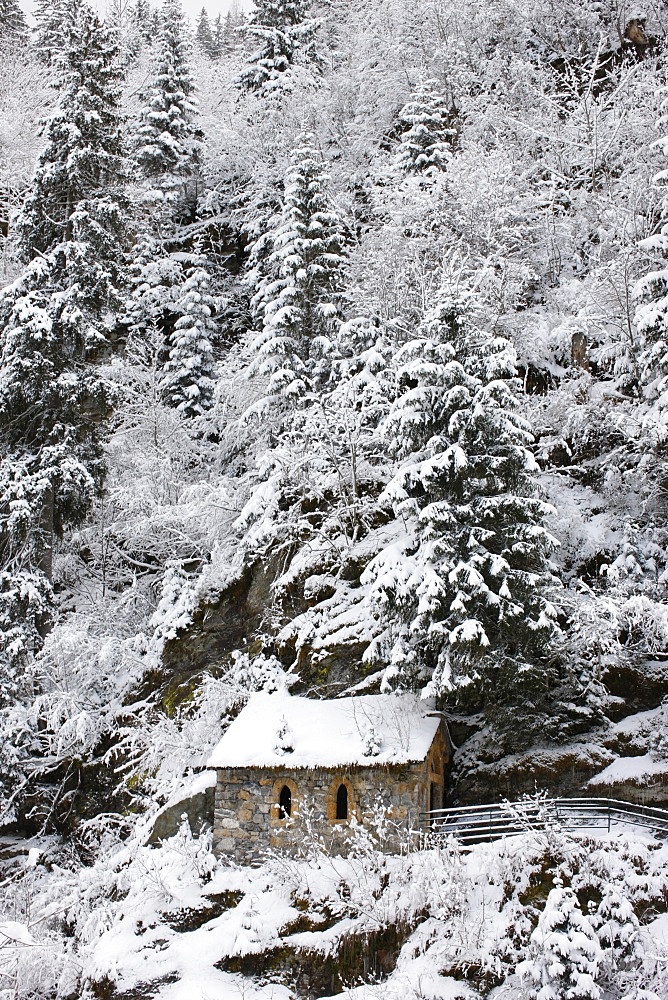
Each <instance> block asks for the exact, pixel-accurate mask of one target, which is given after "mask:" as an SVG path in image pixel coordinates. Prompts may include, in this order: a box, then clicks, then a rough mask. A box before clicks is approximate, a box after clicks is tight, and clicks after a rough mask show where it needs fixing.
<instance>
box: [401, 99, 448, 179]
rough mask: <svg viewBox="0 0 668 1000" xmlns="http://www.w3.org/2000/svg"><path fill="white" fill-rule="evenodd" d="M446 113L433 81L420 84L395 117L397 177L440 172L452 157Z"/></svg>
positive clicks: (444, 104)
mask: <svg viewBox="0 0 668 1000" xmlns="http://www.w3.org/2000/svg"><path fill="white" fill-rule="evenodd" d="M449 118H450V111H449V109H448V107H447V105H446V102H445V98H444V97H443V95H442V94H441V93H439V90H438V84H437V81H436V80H426V81H423V82H422V83H421V84H420V87H419V89H418V92H417V94H416V95H415V97H414V99H413V100H412V101H409V102H408V104H405V105H404V107H403V108H402V109H401V112H400V114H399V122H400V124H401V126H402V128H403V131H402V134H401V142H400V144H399V148H398V150H397V153H396V158H395V164H396V168H397V170H398V171H399V173H400V174H404V175H408V174H425V173H427V172H432V171H434V170H444V169H445V167H446V166H447V164H448V162H449V160H450V159H451V157H452V151H451V148H450V147H451V142H452V137H453V136H454V134H455V130H454V129H453V128H451V127H450V126H449V124H448V122H449Z"/></svg>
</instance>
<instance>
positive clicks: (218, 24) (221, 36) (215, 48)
mask: <svg viewBox="0 0 668 1000" xmlns="http://www.w3.org/2000/svg"><path fill="white" fill-rule="evenodd" d="M229 16H230V15H229V11H228V14H227V17H229ZM224 48H225V27H224V25H223V16H222V14H217V15H216V18H215V20H214V22H213V24H212V25H211V57H212V59H219V58H220V57H221V55H222V54H223V49H224Z"/></svg>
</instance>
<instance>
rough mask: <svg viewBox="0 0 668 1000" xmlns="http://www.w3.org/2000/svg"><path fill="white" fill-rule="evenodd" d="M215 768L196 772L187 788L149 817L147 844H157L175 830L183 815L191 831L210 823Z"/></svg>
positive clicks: (171, 835)
mask: <svg viewBox="0 0 668 1000" xmlns="http://www.w3.org/2000/svg"><path fill="white" fill-rule="evenodd" d="M215 780H216V776H215V772H213V771H206V772H204V773H203V774H201V775H198V776H197V778H195V780H194V782H193V783H192V785H191V787H190V789H186V790H185V791H184V793H183V795H182V796H180V797H179V798H175V799H174V800H173V801H171V802H168V803H167V805H166V806H163V808H162V809H161V810H160V812H159V813H158V815H157V816H156V817H155V819H154V821H153V825H152V827H151V832H150V834H149V836H148V838H147V841H146V842H147V843H148V844H158V843H159V842H160V841H161V840H167V839H168V838H169V837H173V836H174V834H175V833H177V832H178V830H179V827H180V826H181V823H182V822H183V817H184V816H185V817H186V818H187V820H188V823H189V824H190V829H191V830H192V832H193V833H194V834H198V833H199V832H200V830H202V829H207V828H208V829H211V826H212V825H213V808H214V786H215Z"/></svg>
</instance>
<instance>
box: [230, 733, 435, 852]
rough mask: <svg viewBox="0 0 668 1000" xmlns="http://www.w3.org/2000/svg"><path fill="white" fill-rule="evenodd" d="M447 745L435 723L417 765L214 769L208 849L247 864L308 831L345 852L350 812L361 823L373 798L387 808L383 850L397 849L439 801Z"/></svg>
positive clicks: (295, 843) (294, 843) (290, 847)
mask: <svg viewBox="0 0 668 1000" xmlns="http://www.w3.org/2000/svg"><path fill="white" fill-rule="evenodd" d="M447 747H448V743H447V740H446V736H445V733H444V728H443V726H441V727H440V728H439V730H438V732H437V734H436V737H435V738H434V742H433V743H432V746H431V749H430V751H429V753H428V755H427V757H426V759H425V760H424V761H420V762H419V763H416V764H406V765H401V766H396V765H380V766H375V767H374V766H373V765H369V766H354V767H348V768H345V769H338V768H324V767H321V768H293V769H289V768H286V769H282V768H281V769H280V770H279V769H277V768H265V769H262V768H251V767H235V768H221V769H219V771H218V780H217V784H216V793H215V812H214V826H213V833H214V850H215V851H216V852H217V853H219V854H225V855H228V856H229V857H232V858H234V860H235V861H239V862H242V863H247V862H250V861H253V860H256V859H257V858H259V857H260V856H261V855H262V854H263V853H264V852H265V851H266V850H267V849H270V848H281V849H283V850H286V851H288V852H290V851H295V850H297V849H298V848H299V847H300V846H301V845H303V843H304V841H305V838H306V837H307V836H313V835H315V836H317V837H318V838H320V839H321V840H322V841H324V842H325V843H326V844H327V845H328V846H329V847H330V848H331V849H333V850H335V851H336V852H337V853H346V850H347V839H348V834H349V832H350V826H351V821H352V819H353V817H354V819H355V821H356V822H357V823H359V824H360V825H362V826H364V825H365V824H366V823H367V822H369V821H370V820H372V819H373V817H374V815H375V812H376V808H377V804H378V802H381V803H382V804H383V805H384V806H385V807H386V808H387V818H388V820H389V824H388V827H389V833H388V837H387V844H386V845H385V850H388V851H396V850H399V849H400V847H401V845H402V843H403V842H404V841H405V839H406V838H407V837H408V836H409V835H410V831H412V830H413V831H417V830H419V829H420V822H421V817H422V814H423V813H424V812H426V811H427V810H428V809H429V808H438V807H439V806H440V805H442V801H443V787H444V780H445V775H444V766H445V763H446V761H447V759H448V749H447ZM342 788H343V789H345V792H341V789H342ZM344 803H345V817H344V810H343V809H342V808H341V806H342V805H343V804H344ZM286 807H287V812H289V816H288V815H286Z"/></svg>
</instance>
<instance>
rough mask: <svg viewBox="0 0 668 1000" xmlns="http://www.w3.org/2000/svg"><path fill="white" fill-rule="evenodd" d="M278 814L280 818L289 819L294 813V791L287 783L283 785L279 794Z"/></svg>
mask: <svg viewBox="0 0 668 1000" xmlns="http://www.w3.org/2000/svg"><path fill="white" fill-rule="evenodd" d="M278 815H279V818H280V819H288V817H289V816H291V815H292V792H291V791H290V789H289V788H288V786H287V785H283V787H282V788H281V794H280V795H279V796H278Z"/></svg>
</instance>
